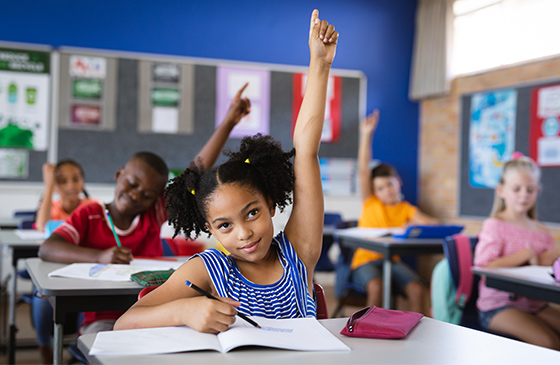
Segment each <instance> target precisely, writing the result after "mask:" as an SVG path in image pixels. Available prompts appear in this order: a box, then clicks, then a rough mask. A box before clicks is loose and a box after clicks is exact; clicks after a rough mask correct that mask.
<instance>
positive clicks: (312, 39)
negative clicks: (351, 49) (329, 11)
mask: <svg viewBox="0 0 560 365" xmlns="http://www.w3.org/2000/svg"><path fill="white" fill-rule="evenodd" d="M337 42H338V32H337V31H335V30H334V25H332V24H329V23H328V22H327V21H326V20H320V19H319V10H317V9H315V10H313V13H312V14H311V26H310V29H309V51H310V53H311V60H312V61H313V60H314V59H315V60H323V61H325V62H326V63H328V64H329V65H330V64H332V62H333V60H334V55H335V54H336V44H337Z"/></svg>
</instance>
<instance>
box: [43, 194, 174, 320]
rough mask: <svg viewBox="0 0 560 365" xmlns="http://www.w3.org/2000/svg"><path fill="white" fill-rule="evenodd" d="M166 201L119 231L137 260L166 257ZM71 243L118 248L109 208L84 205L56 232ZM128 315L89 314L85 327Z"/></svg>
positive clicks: (87, 313)
mask: <svg viewBox="0 0 560 365" xmlns="http://www.w3.org/2000/svg"><path fill="white" fill-rule="evenodd" d="M164 208H165V201H164V199H163V198H159V199H158V200H157V201H156V202H155V204H154V205H153V206H152V207H151V208H150V209H148V210H147V211H145V212H144V213H142V214H139V215H137V216H136V217H135V218H134V220H133V221H132V224H131V225H130V227H129V228H128V229H127V230H126V231H123V230H120V229H118V228H117V227H115V230H116V231H117V235H118V236H119V240H120V241H121V245H122V246H123V247H128V248H130V250H131V251H132V255H134V256H162V254H163V250H162V246H161V238H160V233H161V225H162V224H163V223H164V222H165V221H166V220H167V214H166V212H165V209H164ZM54 233H57V234H59V235H61V236H62V237H63V238H64V239H65V240H66V241H67V242H69V243H72V244H75V245H78V246H83V247H88V248H95V249H99V250H105V249H108V248H111V247H114V246H115V245H116V244H117V243H116V242H115V237H114V236H113V231H112V230H111V224H110V223H109V220H108V218H107V215H106V214H105V207H104V206H103V205H101V204H99V203H91V204H85V205H81V206H79V207H78V208H76V210H74V212H72V215H71V216H70V217H69V218H68V219H67V220H66V221H65V222H64V223H62V224H61V225H60V226H59V227H58V228H57V229H56V230H55V231H54ZM122 313H124V312H86V313H84V322H83V324H90V323H92V322H95V321H97V320H100V319H116V318H118V317H119V316H120V315H121V314H122Z"/></svg>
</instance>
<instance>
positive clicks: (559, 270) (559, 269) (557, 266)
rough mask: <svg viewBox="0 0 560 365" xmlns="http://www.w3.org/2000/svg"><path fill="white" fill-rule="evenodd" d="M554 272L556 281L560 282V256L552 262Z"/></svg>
mask: <svg viewBox="0 0 560 365" xmlns="http://www.w3.org/2000/svg"><path fill="white" fill-rule="evenodd" d="M552 273H553V275H552V276H553V277H554V279H555V280H556V281H558V282H560V258H558V259H556V260H554V263H553V264H552Z"/></svg>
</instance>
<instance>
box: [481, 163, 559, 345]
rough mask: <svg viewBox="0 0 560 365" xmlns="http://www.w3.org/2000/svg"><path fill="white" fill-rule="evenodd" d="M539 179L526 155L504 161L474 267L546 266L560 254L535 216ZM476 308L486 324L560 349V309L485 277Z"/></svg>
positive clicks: (492, 329)
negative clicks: (498, 286) (492, 283)
mask: <svg viewBox="0 0 560 365" xmlns="http://www.w3.org/2000/svg"><path fill="white" fill-rule="evenodd" d="M539 179H540V170H539V168H538V167H537V165H536V164H535V163H534V162H533V160H531V159H530V158H528V157H524V156H521V157H515V158H514V159H513V160H511V161H509V162H507V163H506V164H505V165H504V170H503V172H502V177H501V179H500V183H499V184H498V186H496V193H495V199H494V206H493V208H492V213H491V216H490V218H488V219H487V220H486V221H484V224H483V226H482V231H481V232H480V235H479V242H478V245H477V246H476V250H475V258H474V264H475V265H476V266H482V267H516V266H523V265H543V266H548V265H552V262H553V261H554V260H555V259H556V258H557V257H558V256H559V255H560V253H559V250H558V249H557V248H556V246H555V245H554V240H553V239H552V236H551V235H550V233H549V232H548V230H547V229H546V227H545V226H544V224H542V223H540V222H539V221H537V220H536V219H535V218H536V217H535V216H536V204H537V194H538V192H539V190H540V185H539ZM477 307H478V309H479V320H480V324H481V325H482V326H483V327H485V328H487V329H489V330H491V331H493V332H498V333H503V334H506V335H510V336H514V337H516V338H518V339H520V340H521V341H524V342H528V343H532V344H535V345H539V346H543V347H548V348H552V349H555V350H560V311H559V310H557V309H555V308H553V307H550V306H548V304H547V303H546V302H543V301H540V300H535V299H530V298H526V297H521V296H514V295H511V294H510V293H507V292H504V291H500V290H495V289H491V288H488V287H487V286H486V285H485V281H484V280H481V281H480V288H479V297H478V301H477Z"/></svg>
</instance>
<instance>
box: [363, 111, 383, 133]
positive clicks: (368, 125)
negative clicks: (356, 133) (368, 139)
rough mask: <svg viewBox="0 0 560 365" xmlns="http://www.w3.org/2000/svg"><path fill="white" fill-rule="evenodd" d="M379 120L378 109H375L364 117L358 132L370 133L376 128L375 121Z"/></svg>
mask: <svg viewBox="0 0 560 365" xmlns="http://www.w3.org/2000/svg"><path fill="white" fill-rule="evenodd" d="M378 122H379V110H377V109H375V110H374V111H373V113H371V114H370V115H368V117H367V118H366V119H364V120H363V121H362V123H361V124H360V133H362V134H364V135H370V134H372V133H373V132H375V129H377V123H378Z"/></svg>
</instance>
